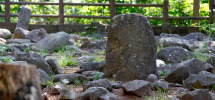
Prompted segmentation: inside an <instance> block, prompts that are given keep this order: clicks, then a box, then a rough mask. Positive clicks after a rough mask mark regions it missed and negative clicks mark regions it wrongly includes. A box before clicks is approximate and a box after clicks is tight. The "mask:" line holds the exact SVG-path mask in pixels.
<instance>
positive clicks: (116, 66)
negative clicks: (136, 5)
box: [105, 14, 157, 81]
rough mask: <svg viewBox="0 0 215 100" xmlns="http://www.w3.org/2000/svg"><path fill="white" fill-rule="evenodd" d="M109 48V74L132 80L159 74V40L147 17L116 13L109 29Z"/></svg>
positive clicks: (122, 79)
mask: <svg viewBox="0 0 215 100" xmlns="http://www.w3.org/2000/svg"><path fill="white" fill-rule="evenodd" d="M106 51H107V54H106V69H105V77H111V78H113V79H115V80H117V81H129V80H134V79H140V80H141V79H146V78H147V76H148V75H150V74H157V67H156V40H155V37H154V32H153V30H152V27H151V25H150V22H149V21H148V19H147V18H146V17H145V16H142V15H140V14H125V15H118V16H115V17H114V18H113V20H112V23H111V26H110V29H109V33H108V42H107V48H106Z"/></svg>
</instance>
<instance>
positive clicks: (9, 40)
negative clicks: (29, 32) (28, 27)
mask: <svg viewBox="0 0 215 100" xmlns="http://www.w3.org/2000/svg"><path fill="white" fill-rule="evenodd" d="M7 43H18V44H22V43H31V42H30V40H29V39H8V40H7Z"/></svg>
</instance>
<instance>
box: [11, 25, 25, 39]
mask: <svg viewBox="0 0 215 100" xmlns="http://www.w3.org/2000/svg"><path fill="white" fill-rule="evenodd" d="M28 34H29V31H28V30H24V29H22V28H21V27H19V28H16V29H15V31H14V35H13V38H14V39H24V38H25V37H26V36H27V35H28Z"/></svg>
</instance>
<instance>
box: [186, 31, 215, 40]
mask: <svg viewBox="0 0 215 100" xmlns="http://www.w3.org/2000/svg"><path fill="white" fill-rule="evenodd" d="M183 38H184V39H186V40H193V41H210V40H213V39H211V38H210V37H208V36H207V35H205V34H203V33H200V32H194V33H189V34H187V35H185V36H184V37H183Z"/></svg>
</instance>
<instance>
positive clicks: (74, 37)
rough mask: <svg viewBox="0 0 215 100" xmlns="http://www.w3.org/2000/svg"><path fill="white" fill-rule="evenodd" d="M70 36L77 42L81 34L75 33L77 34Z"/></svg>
mask: <svg viewBox="0 0 215 100" xmlns="http://www.w3.org/2000/svg"><path fill="white" fill-rule="evenodd" d="M69 38H70V39H71V40H73V41H75V42H77V41H78V40H79V38H80V36H79V35H75V34H69Z"/></svg>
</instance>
